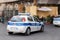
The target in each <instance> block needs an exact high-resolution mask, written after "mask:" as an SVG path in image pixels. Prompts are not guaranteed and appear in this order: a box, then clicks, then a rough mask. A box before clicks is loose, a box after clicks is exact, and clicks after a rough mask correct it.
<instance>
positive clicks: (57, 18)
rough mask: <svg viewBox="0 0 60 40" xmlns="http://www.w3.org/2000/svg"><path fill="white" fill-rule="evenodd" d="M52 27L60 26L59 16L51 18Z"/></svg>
mask: <svg viewBox="0 0 60 40" xmlns="http://www.w3.org/2000/svg"><path fill="white" fill-rule="evenodd" d="M53 25H54V26H60V15H59V16H56V17H54V18H53Z"/></svg>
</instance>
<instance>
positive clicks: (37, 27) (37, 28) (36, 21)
mask: <svg viewBox="0 0 60 40" xmlns="http://www.w3.org/2000/svg"><path fill="white" fill-rule="evenodd" d="M34 21H35V30H36V31H37V30H39V22H38V19H37V18H36V17H34Z"/></svg>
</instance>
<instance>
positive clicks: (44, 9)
mask: <svg viewBox="0 0 60 40" xmlns="http://www.w3.org/2000/svg"><path fill="white" fill-rule="evenodd" d="M38 10H40V11H52V9H51V8H48V7H41V8H38Z"/></svg>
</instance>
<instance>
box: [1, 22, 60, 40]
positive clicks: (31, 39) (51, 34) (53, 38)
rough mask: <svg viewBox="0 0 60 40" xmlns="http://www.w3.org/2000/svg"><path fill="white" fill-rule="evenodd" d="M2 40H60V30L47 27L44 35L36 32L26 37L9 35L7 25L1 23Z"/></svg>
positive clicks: (50, 26)
mask: <svg viewBox="0 0 60 40" xmlns="http://www.w3.org/2000/svg"><path fill="white" fill-rule="evenodd" d="M0 40H60V28H58V27H54V26H52V25H45V31H44V32H43V33H41V32H36V33H32V34H31V35H30V36H24V35H23V34H15V35H8V34H7V31H6V24H2V23H0Z"/></svg>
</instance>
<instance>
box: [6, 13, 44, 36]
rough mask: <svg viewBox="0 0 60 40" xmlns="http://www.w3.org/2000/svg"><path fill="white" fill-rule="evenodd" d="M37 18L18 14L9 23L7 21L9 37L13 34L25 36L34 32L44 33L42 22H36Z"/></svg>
mask: <svg viewBox="0 0 60 40" xmlns="http://www.w3.org/2000/svg"><path fill="white" fill-rule="evenodd" d="M37 20H38V19H37V18H34V17H33V16H30V15H29V14H26V13H24V14H21V13H20V14H19V15H17V16H13V17H12V18H11V20H10V21H8V25H7V31H8V34H9V35H11V34H13V33H25V35H30V33H31V32H34V31H41V32H43V31H44V24H43V22H38V21H37Z"/></svg>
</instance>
